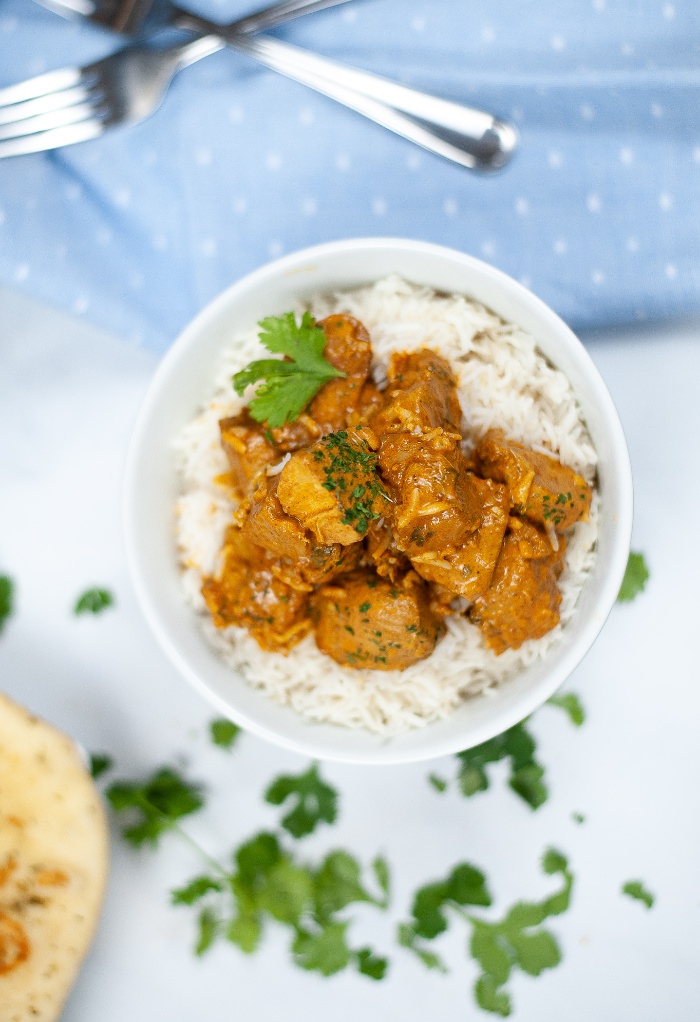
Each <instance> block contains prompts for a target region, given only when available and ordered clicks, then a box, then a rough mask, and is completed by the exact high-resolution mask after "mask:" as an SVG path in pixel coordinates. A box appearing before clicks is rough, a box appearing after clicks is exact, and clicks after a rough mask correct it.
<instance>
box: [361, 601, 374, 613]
mask: <svg viewBox="0 0 700 1022" xmlns="http://www.w3.org/2000/svg"><path fill="white" fill-rule="evenodd" d="M371 606H372V604H371V603H361V604H360V614H366V613H367V611H368V610H369V609H370V607H371Z"/></svg>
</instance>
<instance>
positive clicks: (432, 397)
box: [202, 315, 592, 671]
mask: <svg viewBox="0 0 700 1022" xmlns="http://www.w3.org/2000/svg"><path fill="white" fill-rule="evenodd" d="M317 326H318V327H320V328H321V329H322V331H323V334H324V338H325V346H324V347H323V357H324V358H325V360H326V361H327V363H329V364H330V366H332V367H334V369H335V370H337V375H336V376H334V377H333V378H327V377H326V382H324V383H323V384H322V385H321V386H320V388H319V389H318V390H317V392H316V393H315V396H313V397H312V399H311V400H309V401H307V402H306V403H305V406H304V408H303V410H302V411H301V412H300V413H299V414H298V415H297V416H296V417H295V418H293V419H288V420H287V421H286V422H284V424H283V425H281V426H279V425H278V426H273V425H271V421H269V420H268V421H257V420H256V418H255V417H254V416H253V415H252V414H251V411H252V409H253V404H252V403H251V405H249V407H247V408H244V409H243V411H242V412H240V414H238V415H235V416H231V417H229V418H225V419H222V420H221V422H220V424H219V425H220V432H221V443H222V445H223V448H224V450H225V452H226V455H227V459H228V463H229V471H228V472H227V473H226V474H225V476H223V477H221V478H220V479H219V482H221V483H222V484H223V485H225V486H227V487H229V488H230V489H231V491H232V492H233V493H234V494H235V497H236V499H237V501H238V510H237V512H236V514H235V517H234V520H233V521H232V523H231V525H230V526H229V528H228V530H227V532H226V537H225V540H224V545H223V549H222V551H221V557H220V567H219V570H218V572H217V574H216V575H215V576H214V577H209V578H206V579H205V580H204V583H203V586H202V593H203V596H204V599H205V601H206V604H207V607H208V609H209V611H210V613H211V615H212V618H213V620H214V623H215V624H216V625H217V627H219V628H225V627H227V626H229V625H239V626H242V627H244V628H246V629H247V630H248V631H249V632H250V633H251V635H253V636H254V638H255V639H256V640H257V642H258V643H259V645H260V646H261V647H262V648H263V649H266V650H272V651H276V652H279V653H286V652H288V651H289V650H290V649H291V648H292V647H293V646H294V645H296V644H297V643H298V642H300V641H301V640H302V639H303V638H304V637H305V636H306V635H308V634H309V633H311V632H313V634H314V637H315V640H316V643H317V645H318V647H319V648H320V649H321V650H322V651H323V652H324V653H327V654H328V656H330V657H332V658H333V659H334V660H335V661H337V662H338V663H340V664H342V665H343V666H345V667H350V668H370V669H374V670H382V671H386V670H403V669H405V668H406V667H409V666H410V665H411V664H413V663H416V662H417V661H419V660H422V659H424V658H425V657H428V656H429V655H430V654H431V652H432V651H433V649H434V648H435V646H436V644H437V643H438V642H439V641H440V639H441V637H442V636H443V635H444V633H445V630H446V625H445V619H446V618H447V617H448V615H453V614H466V615H467V616H468V618H469V620H471V621H472V622H473V623H474V624H475V625H476V626H478V627H479V628H480V629H481V632H482V634H483V638H484V641H485V643H486V645H487V646H488V647H489V648H490V649H492V650H493V651H494V652H495V653H496V654H500V653H502V652H504V651H505V650H506V649H509V648H510V649H517V648H518V647H519V646H520V645H521V644H522V643H523V642H525V641H526V640H528V639H537V638H540V637H541V636H543V635H545V634H546V633H547V632H548V631H549V630H550V629H552V628H553V627H554V626H555V625H556V624H557V623H558V621H559V605H560V603H561V594H560V592H559V588H558V584H557V580H558V577H559V575H560V573H561V571H562V567H563V557H564V553H565V550H566V532H567V530H569V529H570V528H571V526H573V525H574V524H575V523H576V522H578V521H581V520H584V519H586V518H587V517H588V513H589V507H590V504H591V499H592V493H591V488H590V487H589V485H588V484H587V483H586V481H585V480H584V479H583V478H582V477H581V476H580V475H578V474H577V473H576V472H575V471H574V470H573V469H571V468H569V467H567V466H565V465H562V464H561V463H560V462H559V461H558V460H557V459H556V458H555V457H553V456H551V455H548V454H545V453H542V452H541V451H534V450H530V449H528V448H527V447H525V446H524V445H523V444H521V443H519V442H518V441H517V440H514V439H512V438H510V437H508V436H506V434H505V433H504V432H503V431H501V430H499V429H490V430H488V431H487V432H486V433H485V435H483V436H481V437H480V438H479V439H478V442H477V443H476V446H475V448H474V449H473V452H472V454H471V455H470V456H467V455H466V454H465V453H464V450H463V446H464V445H463V439H464V434H463V430H462V409H461V408H460V403H459V398H458V394H457V385H456V380H455V377H454V374H453V372H452V369H451V367H450V365H449V363H448V362H447V361H446V359H444V358H443V357H442V356H440V355H439V354H437V353H436V352H434V351H430V350H427V349H420V350H416V351H410V352H402V353H398V354H394V355H393V356H392V358H391V360H390V363H389V366H388V370H387V383H386V387H385V388H384V389H383V390H379V389H378V388H377V387H376V386H375V384H374V383H373V382H372V379H371V377H370V369H371V363H372V348H371V344H370V338H369V336H368V333H367V331H366V330H365V328H364V327H363V325H362V324H361V323H360V322H358V321H357V320H356V319H353V318H352V317H351V316H347V315H332V316H329V317H328V318H326V319H325V320H323V321H322V322H320V323H319V324H317ZM262 364H263V363H262V362H261V363H260V365H262ZM277 364H278V363H277ZM285 371H286V370H285ZM289 372H290V373H291V367H290V368H289Z"/></svg>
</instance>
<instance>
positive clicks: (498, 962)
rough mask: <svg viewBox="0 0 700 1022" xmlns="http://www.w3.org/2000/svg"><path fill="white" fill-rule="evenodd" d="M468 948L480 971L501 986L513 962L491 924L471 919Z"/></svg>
mask: <svg viewBox="0 0 700 1022" xmlns="http://www.w3.org/2000/svg"><path fill="white" fill-rule="evenodd" d="M469 950H470V952H471V956H472V958H473V959H474V960H475V961H477V962H478V963H479V965H480V966H481V968H482V971H483V972H484V973H485V974H486V975H488V976H490V977H491V979H492V980H493V981H494V983H495V984H496V985H497V986H503V984H504V983H506V982H507V981H508V977H509V976H510V970H511V968H512V966H513V962H512V960H511V957H510V955H509V954H508V952H507V951H506V949H505V947H504V946H503V942H502V941H501V940H500V939H499V933H498V931H497V930H496V929H495V928H494V927H493V926H489V925H488V923H482V922H479V921H478V920H473V930H472V937H471V941H470V942H469ZM477 1001H478V998H477Z"/></svg>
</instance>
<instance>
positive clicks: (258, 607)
mask: <svg viewBox="0 0 700 1022" xmlns="http://www.w3.org/2000/svg"><path fill="white" fill-rule="evenodd" d="M274 567H275V558H274V557H273V556H272V554H270V553H269V552H268V551H266V550H262V549H260V548H259V547H258V548H256V547H254V546H253V545H252V544H250V543H249V542H248V541H247V539H246V537H245V536H244V535H243V534H242V533H241V531H240V529H238V528H235V527H234V528H231V529H229V531H228V534H227V537H226V542H225V544H224V549H223V568H222V570H221V573H220V575H219V576H218V577H217V578H206V579H205V580H204V582H203V584H202V595H203V597H204V600H205V602H206V604H207V607H208V608H209V611H210V613H211V615H212V618H213V621H214V624H215V625H216V627H217V628H226V627H228V626H229V625H239V626H241V627H243V628H247V629H248V631H249V632H250V633H251V635H253V636H254V638H255V639H256V641H257V642H258V644H259V645H260V646H261V647H262V648H263V649H268V650H273V651H274V652H277V653H287V652H288V651H289V650H290V649H291V648H292V646H295V645H296V644H297V643H298V642H300V641H301V639H303V638H304V636H305V635H307V634H308V632H309V631H310V630H311V621H310V620H309V614H308V602H309V600H308V595H307V594H306V593H304V592H299V591H298V590H297V589H293V588H292V587H291V586H289V585H286V584H285V583H284V582H283V581H281V579H279V578H278V577H277V575H276V574H275V573H274V570H273V569H274Z"/></svg>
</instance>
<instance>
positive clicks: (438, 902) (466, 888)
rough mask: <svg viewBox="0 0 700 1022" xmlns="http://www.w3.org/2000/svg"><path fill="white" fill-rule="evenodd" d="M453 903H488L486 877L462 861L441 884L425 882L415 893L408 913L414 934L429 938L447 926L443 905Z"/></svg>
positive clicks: (463, 904)
mask: <svg viewBox="0 0 700 1022" xmlns="http://www.w3.org/2000/svg"><path fill="white" fill-rule="evenodd" d="M450 904H453V905H459V906H465V905H483V906H488V905H490V904H491V895H490V894H489V891H488V888H487V886H486V878H485V876H484V874H483V873H482V872H481V870H479V869H477V868H476V867H475V866H472V865H471V864H470V863H468V862H463V863H461V864H460V865H458V866H455V868H454V869H453V870H452V872H451V873H450V874H449V876H448V877H447V879H446V880H444V881H443V882H441V883H435V884H426V885H425V886H424V887H421V888H420V890H418V891H417V892H416V894H415V897H414V899H413V906H412V908H411V913H412V915H413V919H412V921H411V926H412V928H413V930H414V932H415V933H416V935H417V936H418V937H424V938H426V939H427V940H432V939H433V938H434V937H437V936H438V934H440V933H442V932H443V931H444V930H446V929H447V916H446V915H445V907H446V906H448V905H450Z"/></svg>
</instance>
